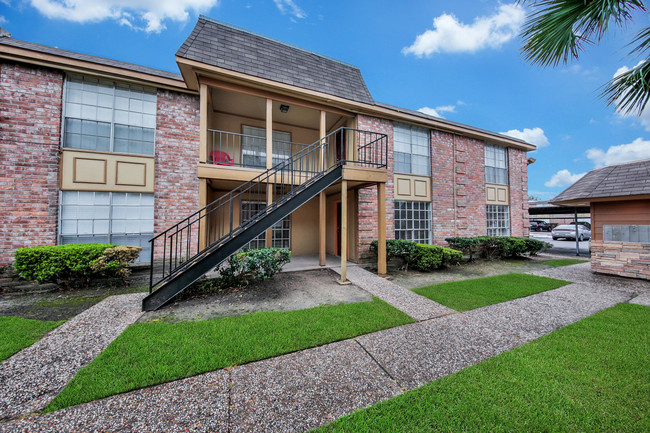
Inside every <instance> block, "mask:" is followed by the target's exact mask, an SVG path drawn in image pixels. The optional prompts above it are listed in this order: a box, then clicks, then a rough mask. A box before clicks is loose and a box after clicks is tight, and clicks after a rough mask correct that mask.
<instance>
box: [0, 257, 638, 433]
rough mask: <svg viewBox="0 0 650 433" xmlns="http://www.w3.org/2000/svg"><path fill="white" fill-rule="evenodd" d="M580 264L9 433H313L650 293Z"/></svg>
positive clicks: (22, 424)
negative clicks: (517, 288) (534, 285)
mask: <svg viewBox="0 0 650 433" xmlns="http://www.w3.org/2000/svg"><path fill="white" fill-rule="evenodd" d="M580 266H581V265H578V266H575V267H571V269H564V271H565V272H562V270H561V269H559V270H555V269H554V270H549V271H544V272H547V273H549V274H553V275H550V276H555V277H558V278H563V277H564V278H567V279H569V280H571V281H577V282H578V283H577V284H571V285H568V286H564V287H561V288H558V289H555V290H551V291H548V292H543V293H538V294H536V295H532V296H528V297H525V298H520V299H515V300H512V301H509V302H504V303H502V304H496V305H491V306H487V307H483V308H479V309H476V310H472V311H468V312H465V313H456V314H450V315H446V316H442V317H438V318H435V319H431V320H426V321H422V322H418V323H414V324H410V325H405V326H400V327H396V328H392V329H387V330H384V331H379V332H375V333H372V334H368V335H364V336H360V337H358V338H355V339H350V340H345V341H341V342H337V343H332V344H328V345H325V346H322V347H316V348H313V349H307V350H303V351H300V352H296V353H291V354H287V355H283V356H279V357H277V358H272V359H267V360H263V361H258V362H254V363H250V364H246V365H243V366H240V367H236V368H232V369H229V370H219V371H215V372H211V373H207V374H203V375H200V376H195V377H192V378H188V379H183V380H178V381H175V382H171V383H168V384H163V385H158V386H153V387H149V388H146V389H142V390H137V391H133V392H130V393H126V394H121V395H116V396H112V397H108V398H106V399H103V400H98V401H94V402H90V403H87V404H83V405H80V406H75V407H71V408H67V409H63V410H60V411H58V412H54V413H51V414H48V415H44V416H33V417H30V418H26V419H22V420H14V421H11V422H8V423H5V424H0V431H6V432H9V431H12V432H14V431H39V432H50V431H51V432H54V431H57V432H58V431H133V432H137V431H160V432H162V431H165V432H175V431H187V430H190V431H206V432H207V431H214V432H300V431H305V430H309V429H311V428H314V427H317V426H319V425H322V424H325V423H328V422H330V421H333V420H334V419H336V418H338V417H340V416H342V415H345V414H348V413H351V412H353V411H355V410H357V409H360V408H363V407H366V406H369V405H372V404H375V403H377V402H379V401H383V400H386V399H388V398H390V397H392V396H395V395H398V394H399V393H401V392H403V391H404V390H407V389H412V388H414V387H417V386H420V385H422V384H425V383H428V382H430V381H432V380H435V379H438V378H440V377H443V376H446V375H448V374H451V373H453V372H455V371H458V370H460V369H462V368H465V367H468V366H470V365H473V364H475V363H477V362H480V361H482V360H484V359H487V358H490V357H492V356H495V355H497V354H499V353H502V352H504V351H506V350H510V349H512V348H514V347H517V346H519V345H521V344H523V343H525V342H528V341H531V340H533V339H535V338H538V337H541V336H543V335H545V334H548V333H550V332H552V331H554V330H556V329H558V328H560V327H562V326H565V325H568V324H570V323H573V322H575V321H577V320H580V319H582V318H584V317H587V316H590V315H592V314H594V313H596V312H598V311H600V310H603V309H605V308H609V307H611V306H613V305H615V304H617V303H619V302H627V301H629V300H630V299H632V298H633V297H635V296H637V295H639V294H644V293H648V283H647V282H641V281H635V280H624V279H620V278H609V277H603V278H602V279H601V277H599V276H596V277H594V276H593V275H591V273H590V272H589V268H588V267H584V266H583V267H582V268H581V267H580ZM352 278H354V277H351V279H352ZM355 284H357V283H356V282H355Z"/></svg>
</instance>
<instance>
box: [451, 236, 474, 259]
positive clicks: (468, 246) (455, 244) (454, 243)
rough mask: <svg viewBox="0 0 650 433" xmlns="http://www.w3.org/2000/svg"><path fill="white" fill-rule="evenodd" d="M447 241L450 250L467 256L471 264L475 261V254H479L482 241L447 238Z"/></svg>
mask: <svg viewBox="0 0 650 433" xmlns="http://www.w3.org/2000/svg"><path fill="white" fill-rule="evenodd" d="M445 241H447V243H448V244H449V247H450V248H452V249H454V250H458V251H462V252H463V253H464V254H467V255H468V256H469V261H470V262H471V261H472V260H474V254H476V253H478V252H479V244H480V241H479V239H478V238H461V237H451V238H445Z"/></svg>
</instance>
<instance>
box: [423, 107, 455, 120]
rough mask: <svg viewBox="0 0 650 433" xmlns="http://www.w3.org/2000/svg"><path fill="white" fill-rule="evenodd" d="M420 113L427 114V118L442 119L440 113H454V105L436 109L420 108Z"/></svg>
mask: <svg viewBox="0 0 650 433" xmlns="http://www.w3.org/2000/svg"><path fill="white" fill-rule="evenodd" d="M418 111H419V112H420V113H424V114H427V115H429V116H434V117H440V118H443V119H444V116H443V115H442V114H441V113H455V112H456V106H455V105H441V106H439V107H436V108H431V107H422V108H420V109H419V110H418Z"/></svg>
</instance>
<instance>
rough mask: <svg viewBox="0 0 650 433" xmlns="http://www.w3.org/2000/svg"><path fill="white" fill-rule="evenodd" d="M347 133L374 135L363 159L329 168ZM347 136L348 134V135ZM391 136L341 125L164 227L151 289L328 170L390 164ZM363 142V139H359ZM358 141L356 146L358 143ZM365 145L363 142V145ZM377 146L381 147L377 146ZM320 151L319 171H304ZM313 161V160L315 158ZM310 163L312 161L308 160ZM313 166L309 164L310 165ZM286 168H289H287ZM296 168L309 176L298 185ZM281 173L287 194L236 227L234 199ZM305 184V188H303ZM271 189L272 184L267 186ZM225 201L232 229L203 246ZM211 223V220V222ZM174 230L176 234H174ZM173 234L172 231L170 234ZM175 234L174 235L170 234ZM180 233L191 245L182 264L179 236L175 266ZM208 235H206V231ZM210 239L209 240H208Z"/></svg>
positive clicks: (339, 162) (339, 161) (342, 161)
mask: <svg viewBox="0 0 650 433" xmlns="http://www.w3.org/2000/svg"><path fill="white" fill-rule="evenodd" d="M344 133H348V135H349V133H352V134H354V137H355V141H356V139H357V136H361V135H363V136H364V137H371V139H370V140H367V139H366V140H364V142H363V143H359V146H358V147H357V152H359V153H361V151H362V150H363V154H364V159H361V160H360V159H359V158H353V159H347V158H341V159H336V158H335V160H334V161H333V162H332V163H331V164H329V165H328V166H327V167H325V166H326V165H327V163H326V160H327V158H328V155H327V153H328V152H327V149H328V147H329V144H330V139H331V138H332V137H337V136H339V137H341V136H343V134H344ZM345 137H347V135H346V136H345ZM387 138H388V137H387V136H386V134H382V133H378V132H373V131H363V130H360V129H356V128H348V127H341V128H338V129H337V130H335V131H333V132H331V133H329V134H327V135H326V136H324V137H322V138H321V139H319V140H317V141H316V142H314V143H313V144H311V145H309V146H307V147H305V148H303V149H302V150H300V151H298V152H296V153H295V154H293V155H292V156H291V157H289V158H287V159H286V160H283V161H280V162H279V163H277V164H275V165H274V166H272V167H271V168H269V169H267V170H265V171H264V172H262V173H260V174H259V175H257V176H256V177H254V178H253V179H251V180H249V181H247V182H244V183H243V184H241V185H239V186H238V187H236V188H234V189H233V190H231V191H230V192H229V193H227V194H224V195H223V196H222V197H219V198H217V199H216V200H213V201H212V202H211V203H209V204H207V205H205V206H204V207H203V208H201V209H199V210H197V211H195V212H193V213H192V214H190V215H189V216H187V217H185V218H183V219H182V220H180V221H178V222H177V223H175V224H173V225H172V226H170V227H169V228H167V229H165V230H163V231H162V232H160V233H159V234H157V235H156V236H154V237H152V238H151V239H150V240H149V242H150V243H151V270H150V283H149V291H150V292H152V291H153V287H154V286H156V285H158V284H160V283H161V282H164V281H165V280H166V279H168V278H170V277H171V276H173V275H174V274H175V273H177V272H179V271H180V270H182V269H183V268H185V267H187V266H189V264H191V262H192V261H193V260H194V259H195V258H196V257H198V256H200V255H202V254H203V253H204V252H206V251H208V250H210V249H212V248H213V247H214V246H215V245H218V244H220V243H222V242H223V241H224V240H225V239H228V238H231V237H233V236H234V235H236V234H237V233H239V232H240V231H241V230H243V229H245V228H246V227H247V226H248V225H250V224H253V223H254V222H255V221H256V219H257V218H258V217H259V216H260V215H263V214H266V213H268V212H269V211H270V210H272V209H275V208H276V207H277V206H279V205H280V204H281V203H283V202H284V201H286V200H287V199H288V198H290V197H291V196H292V195H293V194H295V193H296V190H297V189H302V188H305V187H306V185H307V184H309V183H310V181H313V180H314V179H315V178H316V177H318V176H323V175H325V174H326V173H328V172H329V171H330V170H332V169H334V168H335V167H337V166H340V165H343V164H346V163H354V164H357V165H358V166H370V167H375V168H384V167H386V166H387V159H388V146H387ZM359 141H360V140H359ZM356 144H357V143H356V142H355V146H356ZM361 144H362V145H361ZM376 147H379V149H377V148H376ZM317 151H318V152H319V154H318V155H317V156H318V160H317V161H316V165H317V166H318V171H316V170H309V169H307V170H304V169H303V159H304V157H305V156H307V157H310V156H311V155H314V154H315V152H317ZM312 162H313V161H312ZM307 163H308V164H309V161H307ZM295 166H298V169H296V168H294V167H295ZM308 168H309V166H308ZM285 169H286V170H285ZM296 171H298V172H299V175H298V177H299V180H302V179H303V177H305V173H306V174H307V175H311V176H307V177H306V179H305V180H304V181H302V182H300V183H298V184H296V183H295V182H294V181H295V173H296ZM278 173H280V180H281V183H280V184H281V186H282V190H283V192H284V187H285V185H289V186H290V189H289V191H288V192H287V193H285V194H282V195H281V196H280V197H278V199H277V200H274V201H273V202H271V203H270V204H269V205H268V206H266V207H265V208H264V209H261V210H260V211H258V212H257V213H255V214H254V215H253V216H251V217H250V218H249V219H248V220H246V221H243V222H242V221H240V223H239V225H237V226H236V227H233V201H234V200H237V199H239V200H241V199H242V198H243V197H244V195H245V194H247V193H248V194H249V196H250V192H251V190H252V189H253V188H254V187H258V186H260V185H269V184H273V185H277V175H278ZM274 176H275V177H276V178H275V179H274V182H270V179H271V178H272V177H274ZM285 176H290V178H291V182H285ZM301 187H302V188H301ZM267 188H268V187H267ZM224 204H229V205H230V215H229V216H230V218H229V225H230V230H229V231H228V232H227V233H226V234H225V235H223V236H220V237H219V238H218V239H216V240H214V241H213V242H208V243H207V244H206V245H205V246H204V247H203V248H200V243H201V242H200V235H201V233H200V225H201V220H202V219H205V220H206V221H207V219H208V216H209V215H211V214H213V213H214V212H216V211H217V210H218V209H220V208H221V207H222V206H223V205H224ZM208 222H209V221H208ZM194 224H198V226H197V229H198V233H197V237H198V239H197V251H196V253H193V254H190V251H191V250H192V246H191V241H192V239H191V237H192V236H193V234H192V225H194ZM186 229H188V233H186V234H185V238H183V236H184V233H183V232H184V230H186ZM172 232H173V233H172ZM170 233H171V234H170ZM162 236H164V237H165V242H164V243H163V248H164V251H163V262H162V265H163V269H162V278H160V279H159V280H158V281H156V282H155V283H154V282H153V274H154V259H155V244H156V240H158V239H159V238H161V237H162ZM170 236H171V237H170ZM178 236H180V238H181V242H185V243H186V244H187V245H185V246H183V245H181V250H180V251H181V253H182V252H183V250H182V248H185V249H186V252H187V256H186V257H184V258H183V257H182V255H181V261H180V263H179V262H178V239H176V240H175V241H176V251H175V252H176V257H175V260H174V266H172V254H173V253H172V248H173V247H174V246H173V241H174V238H175V237H178ZM204 236H205V234H204ZM168 238H169V239H171V241H170V257H169V259H170V260H169V270H168V272H167V273H166V272H165V267H166V262H167V252H166V247H167V239H168ZM208 241H209V239H208ZM192 252H193V251H192Z"/></svg>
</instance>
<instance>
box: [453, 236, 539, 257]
mask: <svg viewBox="0 0 650 433" xmlns="http://www.w3.org/2000/svg"><path fill="white" fill-rule="evenodd" d="M445 240H446V241H447V242H448V243H449V245H450V246H451V248H453V249H456V250H459V251H462V252H463V253H465V254H469V256H470V259H471V258H472V255H473V254H475V253H480V255H481V257H483V258H485V259H488V260H493V259H499V258H503V257H517V256H522V255H524V254H529V255H535V254H537V253H538V252H540V251H542V250H544V249H548V248H551V247H552V245H551V244H549V243H548V242H542V241H538V240H537V239H529V238H517V237H505V236H476V237H471V238H458V237H455V238H447V239H445Z"/></svg>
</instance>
